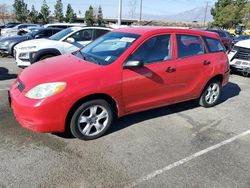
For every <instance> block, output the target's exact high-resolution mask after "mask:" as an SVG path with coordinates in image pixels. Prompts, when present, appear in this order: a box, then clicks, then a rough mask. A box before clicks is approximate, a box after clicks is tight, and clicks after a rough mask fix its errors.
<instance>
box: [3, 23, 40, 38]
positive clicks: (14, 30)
mask: <svg viewBox="0 0 250 188" xmlns="http://www.w3.org/2000/svg"><path fill="white" fill-rule="evenodd" d="M30 26H33V27H40V26H41V25H40V24H19V25H16V26H15V27H12V28H5V29H2V30H1V37H7V36H14V35H17V33H18V31H19V30H20V29H23V28H27V27H30Z"/></svg>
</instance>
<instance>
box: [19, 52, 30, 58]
mask: <svg viewBox="0 0 250 188" xmlns="http://www.w3.org/2000/svg"><path fill="white" fill-rule="evenodd" d="M19 59H21V60H29V59H30V53H29V52H27V53H20V54H19Z"/></svg>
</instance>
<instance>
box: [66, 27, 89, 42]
mask: <svg viewBox="0 0 250 188" xmlns="http://www.w3.org/2000/svg"><path fill="white" fill-rule="evenodd" d="M92 35H93V30H92V29H85V30H81V31H78V32H76V33H75V34H73V35H71V36H70V37H71V38H74V39H75V40H76V41H90V40H92Z"/></svg>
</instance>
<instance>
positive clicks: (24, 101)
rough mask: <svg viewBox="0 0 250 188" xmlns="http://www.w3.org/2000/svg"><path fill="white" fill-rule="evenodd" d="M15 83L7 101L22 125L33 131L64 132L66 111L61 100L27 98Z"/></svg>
mask: <svg viewBox="0 0 250 188" xmlns="http://www.w3.org/2000/svg"><path fill="white" fill-rule="evenodd" d="M15 85H16V84H15V83H14V85H13V86H12V88H11V89H10V91H9V102H10V104H11V108H12V110H13V112H14V115H15V117H16V119H17V121H18V122H19V123H20V124H21V126H22V127H24V128H26V129H29V130H31V131H34V132H58V133H59V132H64V130H65V120H66V115H67V111H66V109H64V104H63V103H62V101H60V100H53V99H49V98H48V100H47V99H45V100H33V99H29V98H27V97H25V96H24V94H23V92H20V91H19V89H18V87H17V86H15Z"/></svg>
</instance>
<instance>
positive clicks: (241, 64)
mask: <svg viewBox="0 0 250 188" xmlns="http://www.w3.org/2000/svg"><path fill="white" fill-rule="evenodd" d="M230 67H231V69H233V70H237V71H240V72H244V71H248V70H250V61H247V60H240V59H233V60H232V61H231V62H230Z"/></svg>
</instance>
